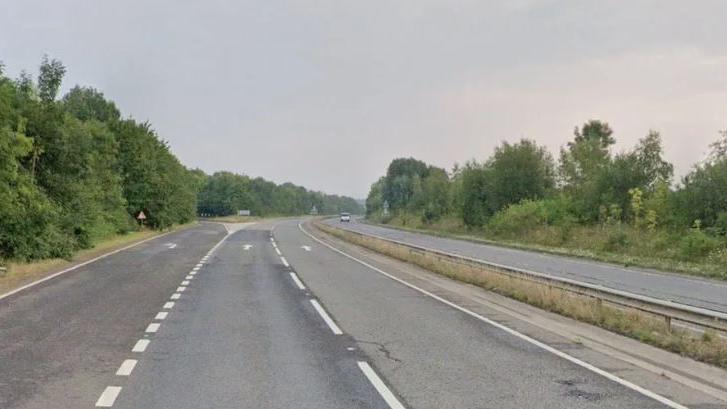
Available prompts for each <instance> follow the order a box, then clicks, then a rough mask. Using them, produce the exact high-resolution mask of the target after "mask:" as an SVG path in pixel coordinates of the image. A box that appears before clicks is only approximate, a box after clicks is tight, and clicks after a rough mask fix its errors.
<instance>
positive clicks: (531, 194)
mask: <svg viewBox="0 0 727 409" xmlns="http://www.w3.org/2000/svg"><path fill="white" fill-rule="evenodd" d="M486 166H487V167H488V168H489V173H488V174H489V177H490V183H489V185H488V186H489V188H490V192H489V194H488V197H487V200H488V206H489V208H490V209H491V211H492V212H497V211H499V210H501V209H503V208H505V207H507V206H508V205H510V204H515V203H519V202H521V201H522V200H526V199H530V200H536V199H541V198H543V197H545V196H546V195H547V194H548V193H549V192H550V191H551V190H552V189H553V188H554V186H555V178H554V174H555V171H554V169H555V165H554V162H553V157H552V156H551V155H550V153H549V152H548V151H547V149H546V148H545V147H543V146H538V145H537V143H536V142H535V141H532V140H529V139H522V140H521V141H520V142H518V143H515V144H509V143H507V142H503V144H502V145H500V146H499V147H497V148H496V149H495V154H494V155H493V156H492V158H491V159H490V160H489V161H488V162H487V165H486Z"/></svg>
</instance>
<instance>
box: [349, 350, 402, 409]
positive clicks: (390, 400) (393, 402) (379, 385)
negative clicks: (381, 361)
mask: <svg viewBox="0 0 727 409" xmlns="http://www.w3.org/2000/svg"><path fill="white" fill-rule="evenodd" d="M358 367H359V368H361V371H362V372H363V373H364V375H366V377H367V378H368V379H369V382H371V384H372V385H374V388H376V391H378V392H379V395H381V397H382V398H384V401H386V404H387V405H389V407H390V408H391V409H404V405H402V404H401V402H399V399H397V398H396V396H394V394H393V393H391V390H389V387H388V386H386V384H385V383H384V381H382V380H381V378H380V377H379V375H378V374H377V373H376V372H375V371H374V370H373V368H371V365H369V364H368V362H364V361H359V362H358Z"/></svg>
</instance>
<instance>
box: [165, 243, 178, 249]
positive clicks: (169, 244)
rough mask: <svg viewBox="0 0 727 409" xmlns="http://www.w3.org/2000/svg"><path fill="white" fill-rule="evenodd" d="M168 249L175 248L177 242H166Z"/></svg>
mask: <svg viewBox="0 0 727 409" xmlns="http://www.w3.org/2000/svg"><path fill="white" fill-rule="evenodd" d="M165 246H167V248H169V250H171V249H175V248H177V243H167V244H165Z"/></svg>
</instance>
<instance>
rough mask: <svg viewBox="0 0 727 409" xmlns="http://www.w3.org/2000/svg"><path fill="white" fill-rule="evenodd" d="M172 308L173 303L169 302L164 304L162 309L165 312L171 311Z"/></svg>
mask: <svg viewBox="0 0 727 409" xmlns="http://www.w3.org/2000/svg"><path fill="white" fill-rule="evenodd" d="M172 308H174V302H173V301H169V302H166V303H164V309H165V310H171V309H172Z"/></svg>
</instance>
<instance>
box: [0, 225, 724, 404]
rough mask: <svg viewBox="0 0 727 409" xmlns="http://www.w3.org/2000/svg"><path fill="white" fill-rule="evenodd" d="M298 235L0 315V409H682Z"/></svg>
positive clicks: (154, 267) (31, 298)
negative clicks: (102, 408) (103, 408)
mask: <svg viewBox="0 0 727 409" xmlns="http://www.w3.org/2000/svg"><path fill="white" fill-rule="evenodd" d="M304 228H305V227H303V228H301V226H299V224H298V221H297V220H285V221H279V222H270V223H267V222H264V223H258V224H256V225H252V226H246V227H245V228H243V229H241V230H239V231H236V232H234V233H229V234H228V232H227V231H226V230H225V228H223V227H222V226H221V225H215V224H202V225H200V226H199V227H196V228H193V229H190V230H186V231H183V232H178V233H174V234H170V235H168V236H165V237H163V238H160V239H156V240H151V241H149V242H146V243H144V244H141V245H139V246H137V247H134V248H132V249H129V250H126V251H123V252H120V253H117V254H114V255H112V256H109V257H107V258H104V259H102V260H99V261H97V262H95V263H91V264H88V265H86V266H83V267H81V268H79V269H77V270H74V271H72V272H69V273H67V274H64V275H62V276H59V277H56V278H54V279H52V280H48V281H46V282H43V283H42V284H39V285H37V286H34V287H31V288H28V289H26V290H24V291H22V292H19V293H17V294H14V295H12V296H10V297H6V298H4V299H2V300H0V363H1V366H0V408H3V409H6V408H7V409H16V408H23V409H29V408H44V409H48V408H91V407H94V406H95V407H113V408H124V409H131V408H136V409H140V408H141V409H167V408H169V409H171V408H175V409H186V408H382V409H384V408H394V409H399V408H431V409H435V408H436V409H440V408H513V409H514V408H665V407H672V408H681V407H682V406H679V405H678V404H676V403H675V402H673V401H672V400H670V399H671V398H670V397H669V396H666V395H670V394H674V395H679V393H677V390H678V388H672V387H671V386H670V385H669V384H668V383H666V384H657V383H663V382H668V380H666V379H659V377H658V376H656V377H655V379H656V381H651V380H649V381H647V380H646V378H644V382H646V383H649V384H650V385H647V386H649V388H651V387H652V386H653V387H654V388H655V390H656V392H651V390H652V389H646V388H645V389H641V388H640V387H638V386H636V385H633V384H631V383H630V382H628V381H623V380H621V379H620V378H617V377H615V376H614V375H612V372H609V371H616V370H620V371H621V372H622V373H624V374H628V373H629V372H630V371H632V369H630V368H628V367H627V366H626V365H625V364H623V363H619V362H615V361H609V364H610V366H612V368H606V369H604V370H600V369H598V368H594V367H591V366H590V365H589V364H586V363H585V362H581V361H579V360H578V359H575V358H573V356H571V355H569V354H568V353H567V351H566V352H562V351H561V350H564V349H565V350H572V351H575V349H578V345H577V344H573V343H567V342H565V341H559V342H554V344H555V345H544V344H543V343H540V342H538V341H536V340H534V339H531V338H529V337H528V336H524V335H522V334H520V333H517V332H515V331H512V330H509V329H508V328H506V327H504V326H502V325H501V324H498V323H496V322H490V321H488V319H487V318H485V317H481V316H479V315H477V314H473V313H468V311H469V310H466V309H465V308H463V307H458V306H455V305H453V304H452V305H450V304H447V303H446V302H443V301H442V300H441V299H438V298H437V296H434V295H432V294H427V293H426V292H422V291H421V290H418V289H417V288H415V287H413V286H411V285H408V284H405V283H403V282H397V281H396V280H392V278H391V277H388V276H387V275H386V274H384V271H383V270H379V269H377V268H376V267H374V266H372V265H366V264H362V262H361V261H363V260H356V259H353V258H351V257H352V256H350V255H348V254H347V253H342V252H341V251H340V250H337V249H336V248H335V246H334V247H333V248H332V247H330V246H331V244H326V243H325V242H322V241H319V239H315V238H313V237H312V236H310V235H309V234H307V233H306V232H305V231H304V230H303V229H304ZM372 262H373V261H372ZM392 268H394V267H393V265H392ZM618 368H620V369H618ZM599 371H600V372H599ZM637 378H638V377H637ZM679 396H683V395H679ZM679 396H677V397H679ZM674 399H676V398H674ZM700 399H701V398H697V399H696V400H694V401H693V402H707V403H708V404H710V405H711V406H706V404H704V405H703V407H710V408H713V407H723V406H719V405H716V404H714V402H713V401H710V400H709V399H705V400H700Z"/></svg>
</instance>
